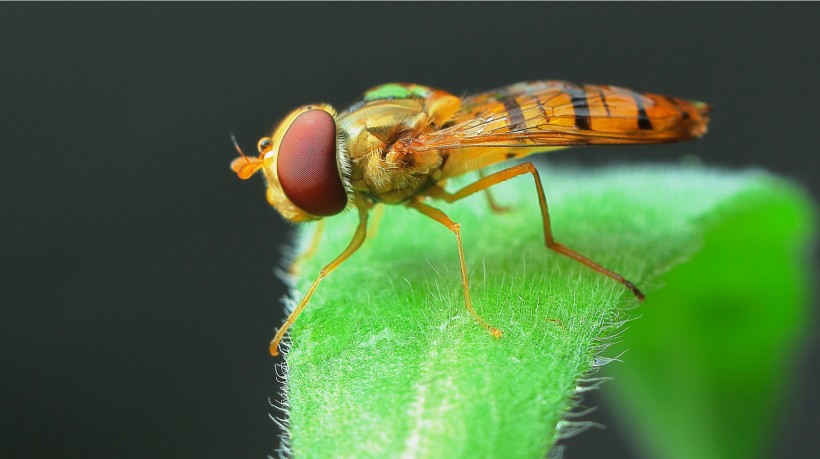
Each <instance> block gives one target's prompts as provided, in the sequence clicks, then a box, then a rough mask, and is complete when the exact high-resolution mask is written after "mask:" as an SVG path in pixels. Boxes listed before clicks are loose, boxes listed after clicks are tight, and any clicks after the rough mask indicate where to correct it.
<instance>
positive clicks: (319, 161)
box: [231, 81, 709, 356]
mask: <svg viewBox="0 0 820 459" xmlns="http://www.w3.org/2000/svg"><path fill="white" fill-rule="evenodd" d="M708 119H709V106H708V105H706V104H704V103H702V102H695V101H687V100H683V99H678V98H675V97H669V96H663V95H657V94H647V93H637V92H634V91H632V90H629V89H625V88H620V87H616V86H605V85H589V84H585V85H577V84H573V83H569V82H564V81H534V82H526V83H518V84H514V85H511V86H506V87H502V88H499V89H496V90H493V91H488V92H482V93H479V94H474V95H469V96H466V97H457V96H455V95H453V94H450V93H448V92H445V91H442V90H438V89H434V88H430V87H427V86H422V85H417V84H403V83H390V84H385V85H381V86H377V87H375V88H372V89H370V90H369V91H366V92H365V93H364V98H363V100H361V101H360V102H357V103H355V104H353V105H352V106H351V107H349V108H348V109H347V110H345V111H343V112H341V113H337V112H336V110H335V109H334V108H333V107H331V106H330V105H327V104H314V105H306V106H303V107H300V108H297V109H296V110H294V111H292V112H291V113H290V114H288V115H287V116H286V117H285V119H284V120H283V121H282V122H281V123H279V125H278V126H277V127H276V129H274V131H273V133H272V135H271V136H270V137H263V138H261V139H260V140H259V142H258V144H257V148H258V150H259V156H258V157H248V156H245V155H244V154H243V153H242V151H241V149H240V148H239V145H238V144H236V141H235V140H234V146H235V147H236V150H237V151H238V152H239V155H240V156H239V157H238V158H236V159H234V160H233V162H232V163H231V169H232V170H233V171H234V172H236V174H237V175H238V176H239V178H241V179H248V178H250V177H251V176H252V175H254V173H256V172H257V171H260V170H261V171H262V172H263V173H264V175H265V178H266V179H267V200H268V202H269V203H270V204H271V205H272V206H273V207H275V208H276V209H277V210H278V211H279V212H280V213H281V214H282V216H283V217H284V218H285V219H287V220H290V221H292V222H305V221H311V220H321V219H323V218H325V217H329V216H332V215H335V214H338V213H340V212H342V211H344V210H345V209H347V208H353V209H355V210H356V211H357V212H358V216H359V224H358V226H357V228H356V230H355V233H354V234H353V238H352V240H351V242H350V244H349V245H348V246H347V248H346V249H345V250H344V251H343V252H342V253H341V254H339V255H338V256H337V257H336V258H335V259H334V260H333V261H331V262H330V263H328V264H327V265H326V266H325V267H324V268H322V270H321V271H320V272H319V275H318V277H317V278H316V280H315V281H314V282H313V284H312V285H311V286H310V288H309V289H308V291H307V293H306V294H305V296H304V297H303V298H302V300H301V301H300V302H299V304H298V305H297V306H296V307H295V308H294V310H293V312H292V313H291V314H290V316H289V317H288V318H287V320H286V321H285V323H284V325H283V326H282V327H281V328H280V329H279V330H278V332H277V333H276V336H275V337H274V338H273V340H272V341H271V344H270V352H271V354H272V355H274V356H275V355H277V354H278V347H279V342H280V340H281V339H282V338H283V337H284V335H285V333H286V332H287V330H288V329H289V328H290V326H291V325H292V324H293V323H294V321H295V320H296V318H297V317H298V316H299V314H300V313H301V312H302V311H303V310H304V308H305V306H306V305H307V304H308V302H309V301H310V298H311V296H312V295H313V293H314V292H315V291H316V288H317V287H318V285H319V283H320V282H321V281H322V279H324V278H325V277H327V276H328V275H330V273H332V272H333V270H335V269H336V268H337V267H339V265H341V264H342V263H343V262H344V261H345V260H347V259H348V258H350V256H351V255H353V253H354V252H356V250H357V249H359V247H361V245H362V243H363V242H364V241H365V239H366V234H367V222H368V215H369V213H370V211H371V210H372V209H373V208H374V206H375V205H376V204H378V203H384V204H396V205H403V206H406V207H408V208H410V209H413V210H415V211H418V212H420V213H422V214H424V215H426V216H428V217H430V218H431V219H432V220H434V221H436V222H438V223H440V224H442V225H444V226H445V227H447V229H449V230H450V231H452V232H453V234H454V235H455V239H456V243H457V248H458V256H459V261H460V264H461V284H462V289H463V294H464V302H465V305H466V307H467V310H468V311H469V312H470V314H471V315H472V316H473V318H475V320H476V322H477V323H478V324H479V325H481V326H482V327H484V328H485V329H486V330H487V331H489V332H490V333H491V334H492V335H493V336H495V337H498V338H500V337H501V336H502V332H501V330H499V329H498V328H496V327H494V326H492V325H490V324H488V323H487V322H486V321H485V320H484V319H482V318H481V316H480V315H479V314H478V312H477V311H476V310H475V308H474V307H473V304H472V301H471V299H470V288H469V282H468V278H467V268H466V264H465V261H464V250H463V248H462V243H461V228H460V226H459V224H458V223H456V222H454V221H452V220H451V219H450V218H449V217H448V216H447V214H445V213H444V212H443V211H441V210H440V209H438V208H436V207H433V206H432V205H430V204H429V201H430V200H441V201H445V202H454V201H458V200H460V199H463V198H466V197H467V196H470V195H472V194H474V193H477V192H480V191H486V190H487V189H488V188H490V187H492V186H493V185H496V184H498V183H501V182H503V181H505V180H509V179H511V178H513V177H517V176H520V175H525V174H530V175H531V176H532V177H533V178H534V180H535V187H536V192H537V196H538V202H539V204H540V210H541V218H542V222H543V227H544V239H545V243H546V246H547V248H549V249H552V250H554V251H556V252H558V253H560V254H562V255H565V256H567V257H570V258H572V259H574V260H576V261H578V262H580V263H583V264H584V265H586V266H588V267H589V268H591V269H593V270H595V271H597V272H599V273H601V274H603V275H605V276H608V277H610V278H612V279H614V280H615V281H617V282H620V283H621V284H623V285H624V286H625V287H626V288H627V289H629V290H630V291H631V292H632V293H633V294H634V295H635V296H636V297H637V298H638V300H642V299H643V297H644V295H643V293H641V291H640V290H638V288H637V287H636V286H635V285H634V284H633V283H632V282H630V281H628V280H626V279H625V278H624V277H623V276H621V275H619V274H617V273H615V272H613V271H610V270H609V269H607V268H605V267H603V266H601V265H599V264H598V263H596V262H594V261H592V260H591V259H589V258H587V257H585V256H583V255H581V254H580V253H578V252H576V251H574V250H572V249H570V248H569V247H567V246H565V245H563V244H561V243H559V242H557V241H556V240H555V239H554V238H553V236H552V230H551V223H550V217H549V210H548V208H547V200H546V197H545V196H544V189H543V187H542V186H541V180H540V177H539V175H538V171H537V170H536V169H535V167H534V166H533V164H532V163H530V162H524V163H517V164H514V165H512V166H510V167H508V168H506V169H503V170H500V171H498V172H494V173H492V174H489V175H484V174H482V175H481V178H479V179H478V180H476V181H475V182H473V183H471V184H469V185H467V186H464V187H463V188H461V189H459V190H456V191H453V192H451V191H447V190H446V189H445V186H444V184H445V182H446V180H447V179H450V178H452V177H456V176H459V175H462V174H465V173H467V172H470V171H480V170H481V169H484V168H485V167H487V166H491V165H494V164H498V163H501V162H504V161H510V160H514V159H520V158H524V157H526V156H528V155H531V154H533V153H538V152H547V151H551V150H555V149H559V148H563V147H568V146H575V145H613V144H648V143H662V142H675V141H681V140H687V139H692V138H697V137H700V136H702V135H703V134H705V133H706V127H707V124H708ZM488 196H489V195H488ZM491 203H492V201H491ZM320 229H321V227H320V228H317V232H316V234H317V235H318V234H320V233H321V231H320ZM317 244H318V236H315V237H314V240H313V242H312V243H311V248H310V249H308V250H307V252H312V249H314V248H315V247H316V245H317Z"/></svg>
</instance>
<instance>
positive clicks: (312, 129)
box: [276, 110, 347, 217]
mask: <svg viewBox="0 0 820 459" xmlns="http://www.w3.org/2000/svg"><path fill="white" fill-rule="evenodd" d="M276 171H277V174H278V175H279V183H281V184H282V190H283V191H284V192H285V195H287V197H288V199H290V200H291V202H293V203H294V204H296V206H297V207H299V208H300V209H302V210H304V211H305V212H307V213H309V214H312V215H316V216H317V217H327V216H329V215H335V214H338V213H339V212H341V211H342V210H344V208H345V206H346V205H347V193H346V192H345V189H344V186H343V185H342V179H341V177H340V176H339V168H338V166H337V165H336V122H335V121H333V117H332V116H330V114H329V113H327V112H326V111H324V110H308V111H306V112H305V113H302V114H301V115H299V116H298V117H296V119H295V120H293V123H291V125H290V127H289V128H288V130H287V132H285V135H284V137H283V138H282V143H281V144H280V146H279V159H278V160H277V169H276Z"/></svg>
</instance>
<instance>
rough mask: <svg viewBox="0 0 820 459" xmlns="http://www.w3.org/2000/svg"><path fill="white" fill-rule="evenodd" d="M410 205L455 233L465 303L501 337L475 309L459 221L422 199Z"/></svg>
mask: <svg viewBox="0 0 820 459" xmlns="http://www.w3.org/2000/svg"><path fill="white" fill-rule="evenodd" d="M408 206H410V207H412V208H414V209H416V210H418V211H419V212H421V213H423V214H424V215H426V216H428V217H430V218H432V219H433V220H435V221H437V222H439V223H441V224H442V225H444V226H446V227H447V229H449V230H450V231H452V232H453V233H455V235H456V241H458V259H459V261H460V262H461V285H462V287H463V288H464V303H465V304H466V305H467V310H468V311H470V314H472V316H473V317H474V318H475V320H476V322H478V323H479V325H481V326H482V327H484V328H486V329H487V331H488V332H490V333H491V334H492V335H493V336H495V337H496V338H501V335H502V332H501V330H499V329H497V328H495V327H493V326H491V325H490V324H488V323H487V322H486V321H485V320H484V319H482V318H481V316H479V315H478V313H477V312H476V311H475V309H473V302H472V300H471V299H470V284H469V281H468V279H467V264H466V263H465V262H464V248H463V247H462V245H461V226H460V225H459V224H458V223H455V222H454V221H452V220H450V217H448V216H447V214H445V213H444V212H442V211H440V210H439V209H436V208H435V207H431V206H428V205H427V204H424V203H422V202H420V201H414V202H412V203H410V204H408Z"/></svg>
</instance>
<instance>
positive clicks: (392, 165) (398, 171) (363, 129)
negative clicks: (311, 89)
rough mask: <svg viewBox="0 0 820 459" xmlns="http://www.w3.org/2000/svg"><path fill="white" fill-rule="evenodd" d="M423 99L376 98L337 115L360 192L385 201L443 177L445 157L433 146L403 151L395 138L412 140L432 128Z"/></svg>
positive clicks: (403, 196) (401, 197) (352, 176)
mask: <svg viewBox="0 0 820 459" xmlns="http://www.w3.org/2000/svg"><path fill="white" fill-rule="evenodd" d="M422 105H423V104H422V101H421V100H413V99H397V100H378V101H373V102H370V103H367V104H366V105H364V106H362V107H357V108H358V109H357V110H355V111H353V110H351V111H350V112H346V113H342V114H340V115H339V117H338V125H339V128H340V130H341V133H342V135H343V136H344V143H345V147H346V150H347V151H346V155H347V157H348V158H349V160H350V179H351V185H352V186H353V189H354V190H355V191H356V192H361V193H364V194H366V195H368V196H370V197H371V198H372V199H374V200H376V201H380V202H385V203H391V204H394V203H399V202H403V201H406V200H408V199H410V198H411V197H413V196H415V195H417V194H418V193H419V192H420V191H421V190H423V189H424V188H426V187H427V186H429V185H430V184H432V183H433V182H435V181H436V180H437V179H438V178H439V177H440V174H441V172H440V168H441V164H442V157H441V155H439V154H438V153H437V152H435V151H428V152H423V153H421V152H417V153H413V154H410V153H402V152H399V151H396V150H395V149H393V148H392V147H393V145H394V144H396V142H409V141H410V140H411V139H413V138H414V137H416V136H418V135H420V134H423V133H425V132H428V131H429V130H430V129H434V128H433V126H432V123H430V120H429V116H428V115H427V114H426V113H425V112H424V111H423V106H422Z"/></svg>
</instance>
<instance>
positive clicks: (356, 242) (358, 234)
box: [270, 205, 368, 357]
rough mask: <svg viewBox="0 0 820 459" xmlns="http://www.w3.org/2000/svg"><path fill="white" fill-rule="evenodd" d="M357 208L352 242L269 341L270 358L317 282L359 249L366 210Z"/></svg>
mask: <svg viewBox="0 0 820 459" xmlns="http://www.w3.org/2000/svg"><path fill="white" fill-rule="evenodd" d="M357 208H358V210H359V226H358V227H357V228H356V233H354V234H353V240H351V241H350V244H349V245H348V246H347V248H346V249H344V251H343V252H342V253H341V254H339V256H338V257H336V258H335V259H334V260H333V261H331V262H330V263H328V264H327V265H325V267H324V268H322V270H321V271H319V277H317V278H316V280H315V281H313V284H312V285H311V286H310V289H308V292H307V294H306V295H305V297H304V298H302V301H300V302H299V304H298V305H297V306H296V308H294V309H293V312H291V313H290V315H289V316H288V318H287V320H285V323H284V325H282V327H281V328H280V329H279V331H277V332H276V336H274V337H273V340H271V342H270V354H271V355H272V356H274V357H275V356H277V355H279V342H280V341H281V340H282V338H283V337H284V336H285V333H287V331H288V329H289V328H290V326H291V325H293V323H294V322H296V318H297V317H299V314H301V313H302V310H303V309H305V306H307V304H308V301H310V297H311V296H313V292H315V291H316V287H318V286H319V282H322V279H324V278H325V277H327V276H329V275H330V273H332V272H333V270H335V269H336V268H337V267H339V265H340V264H342V262H344V261H345V260H347V259H348V258H350V256H351V255H353V254H354V253H355V252H356V250H358V249H359V247H361V246H362V243H363V242H364V240H365V239H366V237H367V212H368V209H367V207H366V206H364V205H358V207H357Z"/></svg>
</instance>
